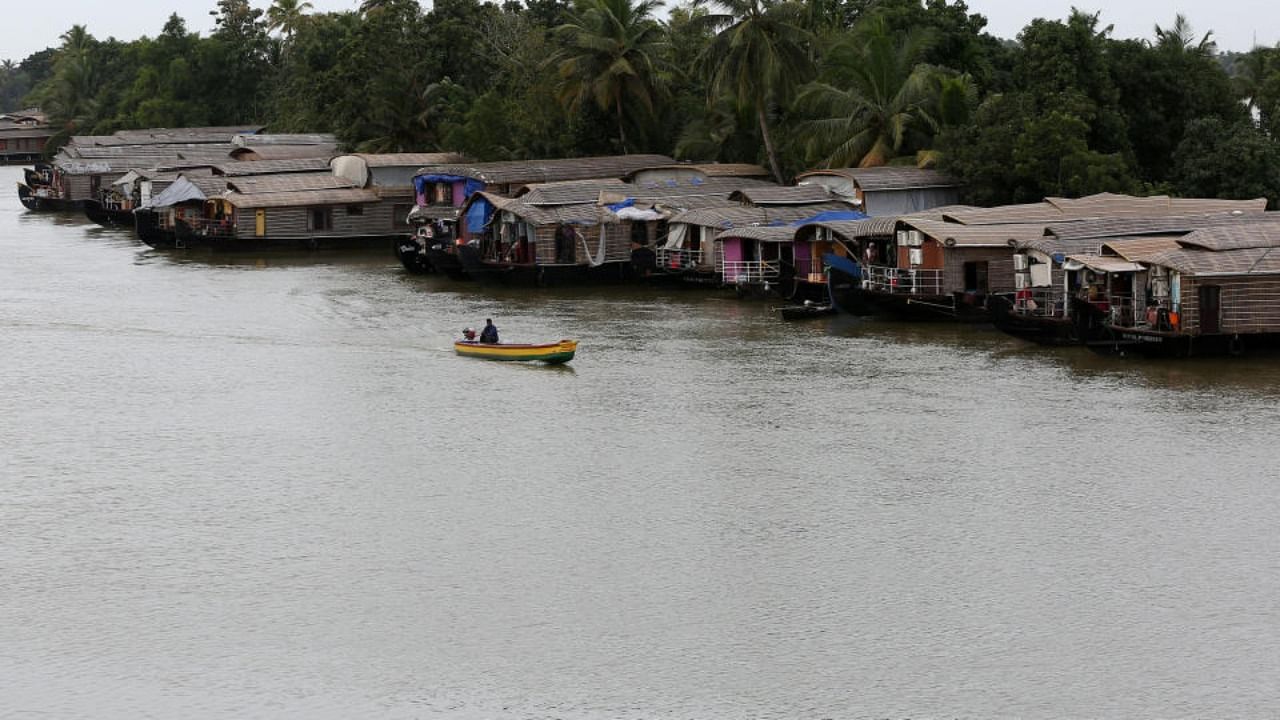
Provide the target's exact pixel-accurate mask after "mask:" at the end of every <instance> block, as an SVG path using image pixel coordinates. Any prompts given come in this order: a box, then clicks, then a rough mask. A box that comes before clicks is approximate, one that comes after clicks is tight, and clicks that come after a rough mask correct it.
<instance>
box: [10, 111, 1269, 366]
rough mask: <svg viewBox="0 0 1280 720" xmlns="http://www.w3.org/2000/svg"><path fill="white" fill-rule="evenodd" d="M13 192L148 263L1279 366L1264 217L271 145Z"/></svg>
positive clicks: (68, 172) (103, 168)
mask: <svg viewBox="0 0 1280 720" xmlns="http://www.w3.org/2000/svg"><path fill="white" fill-rule="evenodd" d="M26 175H27V177H26V182H25V183H23V184H21V185H20V187H19V195H20V197H21V199H22V202H23V204H24V205H26V206H27V207H28V208H30V209H32V210H46V209H54V210H65V209H73V208H83V210H84V212H85V214H86V215H88V216H89V217H90V218H91V219H93V220H94V221H96V222H100V223H103V224H117V225H127V226H132V227H134V228H135V229H136V231H137V233H138V236H139V237H140V238H141V239H142V240H143V241H144V242H146V243H147V244H149V245H152V246H154V247H169V248H197V247H204V248H210V249H214V250H228V251H234V250H246V249H262V248H268V247H285V248H312V249H315V248H330V247H350V246H358V247H380V246H384V247H390V248H392V249H393V250H394V252H395V253H396V255H397V256H398V258H399V259H400V262H401V263H402V264H403V266H404V267H405V269H406V270H407V271H409V272H412V273H427V272H438V273H441V274H444V275H447V276H448V277H450V278H454V279H456V280H472V281H477V282H483V283H500V284H525V285H558V284H566V283H587V282H591V283H619V282H646V283H668V282H669V283H688V284H693V285H703V286H709V287H727V288H733V289H734V290H736V291H737V292H738V293H740V294H743V295H778V296H781V297H782V298H784V299H786V300H788V301H790V302H792V303H796V304H802V305H801V306H803V307H823V306H828V305H829V306H832V307H833V308H836V309H838V310H839V311H842V312H846V313H850V314H854V315H872V314H885V315H892V316H898V317H903V318H915V319H930V318H940V319H952V320H957V321H991V322H994V323H995V325H996V326H997V327H999V328H1000V329H1002V330H1004V331H1006V332H1008V333H1010V334H1013V335H1016V336H1018V337H1022V338H1025V339H1028V340H1032V341H1035V342H1039V343H1043V344H1053V345H1072V344H1080V345H1087V346H1089V347H1091V348H1094V349H1097V350H1100V351H1106V352H1115V351H1120V352H1137V353H1142V354H1172V355H1195V354H1208V353H1214V354H1217V353H1231V354H1238V353H1242V352H1244V351H1246V350H1255V349H1263V348H1270V347H1272V346H1273V345H1277V344H1280V224H1278V223H1276V222H1275V220H1276V216H1277V215H1280V213H1268V212H1266V201H1265V200H1263V199H1259V200H1219V199H1194V198H1173V197H1168V196H1155V197H1131V196H1124V195H1113V194H1102V195H1094V196H1090V197H1084V198H1076V199H1067V198H1047V199H1045V200H1044V201H1042V202H1039V203H1032V204H1026V205H1016V206H1003V207H994V208H978V207H968V206H962V205H958V204H957V201H958V197H959V191H960V188H959V187H958V185H957V184H956V183H955V182H954V181H952V180H951V179H949V178H947V177H946V176H945V175H943V174H941V173H939V172H937V171H935V170H928V169H917V168H910V167H883V168H846V169H821V170H813V171H810V172H806V173H802V174H800V175H799V176H798V177H797V180H796V183H795V184H794V185H790V186H782V185H778V184H776V183H773V182H770V181H769V180H768V179H767V178H768V173H767V172H766V171H765V170H764V169H763V168H761V167H759V166H757V165H746V164H720V163H710V164H706V163H704V164H697V163H677V162H675V161H673V160H672V159H671V158H669V157H666V156H662V155H623V156H609V157H590V158H574V159H567V160H539V161H521V162H488V163H471V162H467V161H466V160H465V159H464V158H462V157H460V156H458V155H456V154H453V153H400V154H381V155H377V154H346V155H343V154H339V153H338V152H337V144H336V142H335V140H334V138H333V137H332V136H327V135H292V134H291V135H280V134H266V133H263V132H262V128H260V127H240V128H194V129H180V130H165V129H158V130H138V131H122V132H119V133H116V134H115V135H111V136H92V137H75V138H73V139H72V141H71V142H70V143H69V144H68V145H67V146H66V147H64V148H63V149H62V150H61V151H60V152H59V154H58V155H57V157H55V158H54V159H53V161H52V162H50V163H41V164H37V165H36V166H35V167H34V168H33V169H29V170H27V172H26Z"/></svg>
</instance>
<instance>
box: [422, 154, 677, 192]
mask: <svg viewBox="0 0 1280 720" xmlns="http://www.w3.org/2000/svg"><path fill="white" fill-rule="evenodd" d="M670 162H671V158H669V157H666V156H665V155H606V156H601V157H584V158H565V159H558V160H520V161H512V162H491V163H471V164H445V165H432V166H428V167H424V168H422V169H420V170H419V172H418V174H419V175H442V176H454V177H459V178H471V179H475V180H481V181H483V182H485V183H487V184H490V185H528V184H530V183H542V182H552V181H556V180H584V179H587V178H607V177H617V178H620V177H622V176H623V175H626V174H627V173H628V172H631V171H632V170H637V169H639V168H642V167H645V166H651V165H659V164H664V163H670Z"/></svg>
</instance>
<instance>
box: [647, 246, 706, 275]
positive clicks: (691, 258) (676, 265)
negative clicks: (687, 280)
mask: <svg viewBox="0 0 1280 720" xmlns="http://www.w3.org/2000/svg"><path fill="white" fill-rule="evenodd" d="M654 254H655V255H656V256H657V263H658V267H660V268H664V269H666V270H681V269H684V268H690V267H696V266H698V265H699V264H701V263H702V251H701V250H686V249H684V248H662V247H660V248H658V249H657V252H656V253H654Z"/></svg>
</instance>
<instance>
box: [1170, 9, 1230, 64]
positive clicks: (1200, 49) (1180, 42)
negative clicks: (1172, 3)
mask: <svg viewBox="0 0 1280 720" xmlns="http://www.w3.org/2000/svg"><path fill="white" fill-rule="evenodd" d="M1156 47H1157V48H1160V49H1162V50H1169V51H1172V52H1176V53H1178V54H1183V53H1191V54H1194V55H1199V56H1201V57H1208V56H1210V55H1212V54H1213V51H1214V50H1215V49H1216V47H1217V43H1215V42H1214V41H1213V31H1212V30H1210V31H1209V32H1207V33H1205V34H1204V35H1203V36H1202V37H1201V38H1200V40H1199V42H1197V41H1196V34H1195V31H1194V30H1192V29H1191V23H1189V22H1187V16H1185V15H1183V14H1182V13H1178V14H1177V15H1175V16H1174V17H1173V27H1170V28H1169V29H1168V30H1166V29H1164V28H1162V27H1160V26H1159V25H1156Z"/></svg>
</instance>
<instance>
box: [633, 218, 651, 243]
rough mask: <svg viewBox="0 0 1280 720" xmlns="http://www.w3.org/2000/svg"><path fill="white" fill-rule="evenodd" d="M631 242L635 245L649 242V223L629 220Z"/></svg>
mask: <svg viewBox="0 0 1280 720" xmlns="http://www.w3.org/2000/svg"><path fill="white" fill-rule="evenodd" d="M631 242H633V243H635V244H636V245H648V244H649V223H647V222H636V221H635V220H632V221H631Z"/></svg>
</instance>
